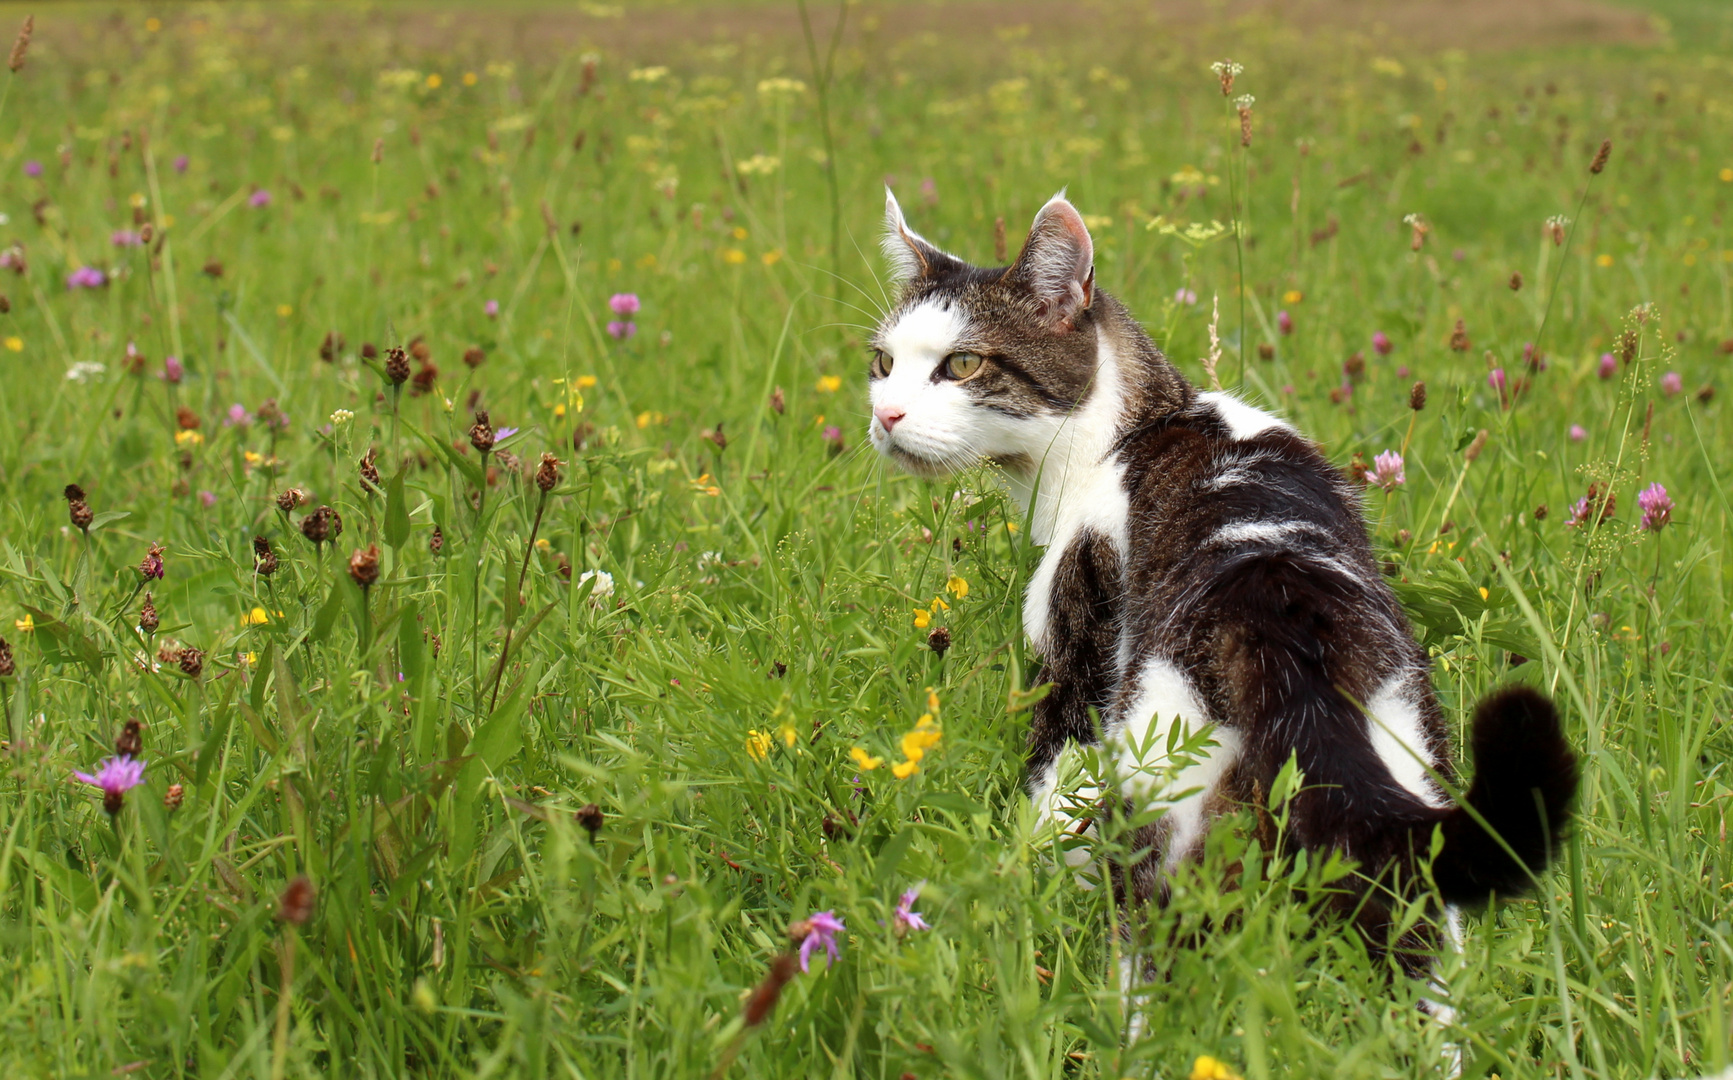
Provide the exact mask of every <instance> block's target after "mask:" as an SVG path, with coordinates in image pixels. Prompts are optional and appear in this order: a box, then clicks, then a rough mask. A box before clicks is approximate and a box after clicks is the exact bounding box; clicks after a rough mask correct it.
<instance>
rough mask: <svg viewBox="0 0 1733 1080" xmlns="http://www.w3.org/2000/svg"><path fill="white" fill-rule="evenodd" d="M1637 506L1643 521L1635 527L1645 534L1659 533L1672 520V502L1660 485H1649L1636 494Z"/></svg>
mask: <svg viewBox="0 0 1733 1080" xmlns="http://www.w3.org/2000/svg"><path fill="white" fill-rule="evenodd" d="M1637 505H1638V506H1640V507H1642V510H1643V520H1642V521H1640V522H1638V523H1637V527H1638V528H1640V529H1643V530H1645V531H1646V532H1660V531H1661V530H1662V529H1664V528H1666V527H1667V522H1669V521H1671V520H1672V519H1673V500H1672V498H1671V497H1670V496H1669V495H1668V494H1667V489H1666V488H1664V487H1662V486H1661V485H1660V484H1650V485H1649V486H1648V487H1646V488H1644V489H1643V490H1642V491H1639V492H1637Z"/></svg>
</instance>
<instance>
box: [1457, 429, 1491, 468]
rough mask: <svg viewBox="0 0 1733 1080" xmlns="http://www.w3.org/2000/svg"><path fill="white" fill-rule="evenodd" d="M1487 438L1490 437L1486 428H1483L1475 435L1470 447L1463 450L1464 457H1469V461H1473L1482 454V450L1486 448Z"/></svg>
mask: <svg viewBox="0 0 1733 1080" xmlns="http://www.w3.org/2000/svg"><path fill="white" fill-rule="evenodd" d="M1487 438H1488V435H1487V431H1486V429H1485V428H1481V429H1480V431H1479V433H1478V434H1476V435H1475V436H1474V441H1473V442H1471V443H1469V444H1468V449H1467V450H1464V451H1463V452H1462V456H1463V457H1464V458H1466V459H1468V460H1469V461H1473V460H1475V459H1476V458H1478V457H1479V456H1480V452H1481V451H1482V450H1485V449H1486V440H1487Z"/></svg>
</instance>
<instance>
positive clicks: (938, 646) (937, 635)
mask: <svg viewBox="0 0 1733 1080" xmlns="http://www.w3.org/2000/svg"><path fill="white" fill-rule="evenodd" d="M927 648H929V649H931V650H933V653H934V654H935V655H936V656H938V657H939V658H940V659H941V660H942V659H944V656H945V653H947V652H949V651H950V648H951V631H950V630H949V629H948V628H946V627H943V626H935V627H933V629H932V632H931V633H929V634H928V635H927Z"/></svg>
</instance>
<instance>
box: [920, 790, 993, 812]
mask: <svg viewBox="0 0 1733 1080" xmlns="http://www.w3.org/2000/svg"><path fill="white" fill-rule="evenodd" d="M921 802H922V803H924V804H925V805H927V806H930V807H932V808H933V809H935V810H944V811H946V812H947V813H952V814H958V815H961V816H962V817H965V818H968V817H974V816H975V815H976V814H985V813H986V812H987V808H986V807H984V806H982V805H981V804H980V803H978V802H976V801H975V800H973V799H971V798H969V797H968V796H967V795H961V794H958V793H957V792H955V791H929V792H927V793H926V795H925V796H923V797H922V798H921Z"/></svg>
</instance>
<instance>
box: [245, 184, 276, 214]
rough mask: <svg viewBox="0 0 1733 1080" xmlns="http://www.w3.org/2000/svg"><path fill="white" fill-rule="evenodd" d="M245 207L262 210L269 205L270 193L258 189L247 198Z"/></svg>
mask: <svg viewBox="0 0 1733 1080" xmlns="http://www.w3.org/2000/svg"><path fill="white" fill-rule="evenodd" d="M247 205H248V206H250V207H252V208H253V209H255V210H263V209H264V208H265V207H267V206H269V205H271V193H270V192H269V191H266V190H265V189H264V188H260V189H259V190H257V191H255V192H253V193H252V194H251V195H249V196H247Z"/></svg>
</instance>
